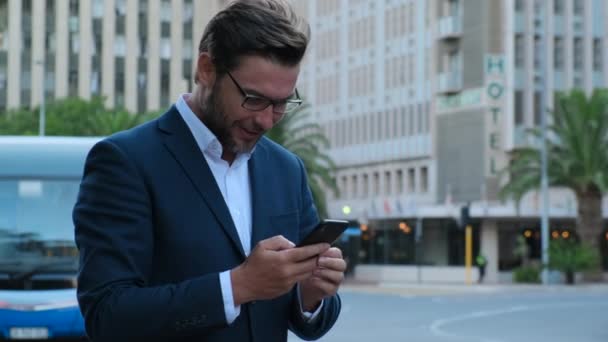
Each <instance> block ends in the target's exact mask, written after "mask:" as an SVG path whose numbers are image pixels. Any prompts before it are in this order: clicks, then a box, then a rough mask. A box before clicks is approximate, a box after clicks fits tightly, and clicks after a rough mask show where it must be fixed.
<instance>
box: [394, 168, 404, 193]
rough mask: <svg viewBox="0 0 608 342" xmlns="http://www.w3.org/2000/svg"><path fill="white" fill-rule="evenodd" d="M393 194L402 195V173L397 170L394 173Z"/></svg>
mask: <svg viewBox="0 0 608 342" xmlns="http://www.w3.org/2000/svg"><path fill="white" fill-rule="evenodd" d="M395 187H396V189H395V192H396V193H397V194H402V193H403V171H401V170H397V172H396V173H395Z"/></svg>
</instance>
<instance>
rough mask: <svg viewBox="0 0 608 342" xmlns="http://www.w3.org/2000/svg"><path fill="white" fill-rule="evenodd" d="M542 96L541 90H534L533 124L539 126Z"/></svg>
mask: <svg viewBox="0 0 608 342" xmlns="http://www.w3.org/2000/svg"><path fill="white" fill-rule="evenodd" d="M543 111H544V108H543V96H542V92H540V91H535V92H534V124H535V125H537V126H540V123H541V122H540V120H541V115H543Z"/></svg>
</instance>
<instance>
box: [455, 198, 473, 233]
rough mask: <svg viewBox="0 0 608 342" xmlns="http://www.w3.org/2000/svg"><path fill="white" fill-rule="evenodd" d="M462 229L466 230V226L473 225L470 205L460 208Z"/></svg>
mask: <svg viewBox="0 0 608 342" xmlns="http://www.w3.org/2000/svg"><path fill="white" fill-rule="evenodd" d="M458 223H459V226H460V229H464V228H465V227H466V226H468V225H469V224H471V216H470V214H469V204H466V205H464V206H462V208H460V222H458Z"/></svg>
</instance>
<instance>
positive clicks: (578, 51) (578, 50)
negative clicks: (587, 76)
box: [574, 37, 583, 70]
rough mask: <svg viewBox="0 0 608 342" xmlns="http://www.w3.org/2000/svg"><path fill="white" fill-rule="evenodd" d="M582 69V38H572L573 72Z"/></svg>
mask: <svg viewBox="0 0 608 342" xmlns="http://www.w3.org/2000/svg"><path fill="white" fill-rule="evenodd" d="M582 69H583V38H580V37H577V38H574V70H582Z"/></svg>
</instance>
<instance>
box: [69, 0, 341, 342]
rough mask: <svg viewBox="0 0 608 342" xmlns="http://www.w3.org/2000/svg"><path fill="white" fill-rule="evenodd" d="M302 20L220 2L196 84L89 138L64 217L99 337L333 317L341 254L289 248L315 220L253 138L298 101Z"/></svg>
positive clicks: (302, 194) (144, 337) (307, 329)
mask: <svg viewBox="0 0 608 342" xmlns="http://www.w3.org/2000/svg"><path fill="white" fill-rule="evenodd" d="M302 23H303V22H302V21H301V20H300V19H299V18H298V17H297V16H296V15H295V14H294V12H293V10H292V9H291V7H290V6H289V5H288V4H287V3H286V2H284V1H283V0H255V1H253V0H242V1H236V2H234V3H232V4H230V5H229V6H228V7H227V8H226V9H225V10H223V11H221V12H220V13H218V14H217V15H216V16H215V17H214V18H213V19H212V20H211V21H210V23H209V24H208V26H207V27H206V29H205V33H204V34H203V37H202V39H201V42H200V46H199V53H200V54H199V57H198V61H197V68H196V76H195V81H196V83H197V86H196V88H195V90H194V91H193V93H192V94H185V95H183V96H181V97H180V98H179V99H178V100H177V102H176V104H175V105H174V106H173V107H171V108H170V109H169V111H168V112H167V113H165V114H164V115H162V116H161V117H160V118H158V119H156V120H153V121H151V122H148V123H146V124H144V125H142V126H140V127H137V128H134V129H132V130H129V131H125V132H121V133H118V134H116V135H113V136H111V137H109V138H107V139H105V140H104V141H102V142H100V143H98V144H97V145H96V146H94V147H93V149H92V150H91V152H90V154H89V156H88V157H87V162H86V166H85V171H84V177H83V180H82V184H81V189H80V194H79V197H78V201H77V203H76V206H75V208H74V215H73V216H74V223H75V227H76V242H77V245H78V248H79V249H80V255H81V265H80V272H79V278H78V300H79V304H80V308H81V311H82V313H83V315H84V318H85V323H86V330H87V334H88V335H89V337H91V338H92V339H93V341H150V340H161V341H286V340H287V330H288V329H290V330H292V331H293V332H294V333H295V334H297V335H298V336H300V337H301V338H303V339H307V340H311V339H317V338H319V337H321V336H323V335H324V334H325V333H326V332H327V331H328V330H329V329H330V328H331V327H332V326H333V324H334V323H335V321H336V319H337V317H338V314H339V312H340V298H339V297H338V295H337V290H338V287H339V286H340V284H341V282H342V280H343V278H344V270H345V269H346V263H345V262H344V260H343V258H342V254H341V252H340V250H339V249H337V248H330V246H329V245H328V244H316V245H311V246H307V247H299V248H296V247H295V243H297V242H298V241H300V240H301V239H302V238H303V237H304V236H305V235H306V234H307V233H308V232H310V231H311V230H312V229H313V227H314V226H315V225H316V224H317V223H318V221H319V220H318V216H317V212H316V209H315V207H314V205H313V201H312V197H311V193H310V190H309V187H308V184H307V181H306V174H305V171H304V167H303V164H302V162H301V161H300V159H299V158H297V157H296V156H295V155H293V154H292V153H290V152H288V151H286V150H285V149H283V148H281V147H280V146H278V145H277V144H275V143H273V142H271V141H270V140H268V139H267V138H265V137H263V134H264V133H265V132H266V131H267V130H269V129H270V128H271V127H272V126H273V125H274V124H276V123H277V122H278V121H279V120H280V119H281V118H282V117H283V116H284V115H285V112H288V111H290V110H292V109H294V108H295V107H297V106H298V105H299V104H300V103H301V100H300V98H299V95H298V92H297V90H296V88H295V84H296V81H297V77H298V74H299V65H300V63H301V60H302V57H303V55H304V52H305V50H306V47H307V44H308V26H307V25H302ZM302 27H303V28H304V29H302Z"/></svg>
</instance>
